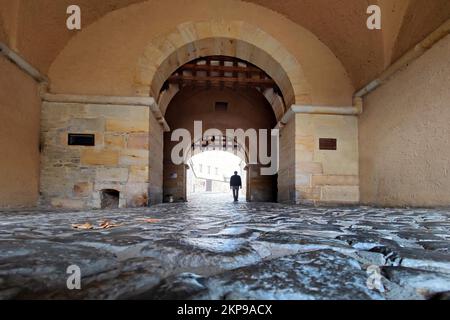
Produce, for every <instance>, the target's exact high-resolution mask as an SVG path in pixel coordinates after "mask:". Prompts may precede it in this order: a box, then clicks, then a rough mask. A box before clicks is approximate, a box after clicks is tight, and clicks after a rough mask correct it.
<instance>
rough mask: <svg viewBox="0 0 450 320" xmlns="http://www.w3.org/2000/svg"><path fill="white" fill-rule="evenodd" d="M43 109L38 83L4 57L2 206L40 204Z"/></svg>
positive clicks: (0, 75)
mask: <svg viewBox="0 0 450 320" xmlns="http://www.w3.org/2000/svg"><path fill="white" fill-rule="evenodd" d="M40 107H41V100H40V98H39V94H38V85H37V83H36V82H35V81H34V80H33V79H32V78H30V77H29V76H27V75H26V74H25V73H24V72H22V71H21V70H20V69H18V68H17V67H16V66H15V65H14V64H12V63H11V62H10V61H8V60H6V59H5V58H4V57H3V56H1V55H0V119H1V120H0V121H1V123H0V149H1V153H0V207H7V206H13V207H14V206H34V205H36V201H37V198H38V193H39V118H40Z"/></svg>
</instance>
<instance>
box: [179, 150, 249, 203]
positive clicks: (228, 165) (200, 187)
mask: <svg viewBox="0 0 450 320" xmlns="http://www.w3.org/2000/svg"><path fill="white" fill-rule="evenodd" d="M246 170H247V163H246V161H245V160H243V159H242V158H240V157H239V156H237V155H235V154H233V153H232V152H226V151H217V150H216V151H206V152H202V153H200V154H197V155H195V156H192V157H191V158H190V159H189V161H188V170H187V175H186V189H187V200H188V201H191V200H193V199H194V200H197V201H203V199H205V197H208V196H213V197H214V198H215V199H223V200H224V201H229V200H231V199H232V198H231V191H230V176H231V175H232V174H233V173H234V172H237V173H238V175H239V176H240V177H241V179H242V189H241V190H240V193H239V195H240V197H239V199H240V200H245V199H248V193H247V191H250V188H249V186H248V184H249V180H248V179H247V171H246Z"/></svg>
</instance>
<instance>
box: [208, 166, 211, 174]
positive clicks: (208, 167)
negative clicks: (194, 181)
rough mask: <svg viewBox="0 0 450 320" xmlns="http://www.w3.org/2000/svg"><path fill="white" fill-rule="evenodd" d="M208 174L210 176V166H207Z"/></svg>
mask: <svg viewBox="0 0 450 320" xmlns="http://www.w3.org/2000/svg"><path fill="white" fill-rule="evenodd" d="M208 174H211V166H208Z"/></svg>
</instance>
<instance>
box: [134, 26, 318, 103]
mask: <svg viewBox="0 0 450 320" xmlns="http://www.w3.org/2000/svg"><path fill="white" fill-rule="evenodd" d="M213 55H223V56H231V57H236V58H239V59H242V60H246V61H248V62H250V63H252V64H254V65H256V66H257V67H259V68H260V69H262V70H264V71H265V72H266V73H267V74H268V75H270V77H272V78H273V79H274V80H275V81H276V83H277V85H278V86H279V88H280V90H281V92H282V94H283V97H284V99H285V102H286V105H287V106H290V105H292V104H295V103H300V104H302V103H303V104H305V103H311V89H310V86H309V84H308V82H307V80H306V77H305V75H304V73H303V69H302V67H301V65H300V64H299V62H298V61H297V59H296V58H295V57H294V56H293V55H291V54H290V53H289V51H288V50H287V49H285V48H284V47H283V46H282V45H281V44H280V43H279V42H278V41H277V40H276V39H275V38H273V37H272V36H270V35H269V34H267V33H266V32H264V31H263V30H262V29H260V28H258V27H256V26H253V25H251V24H248V23H246V22H243V21H204V22H186V23H183V24H181V25H178V26H177V27H176V28H175V30H173V31H172V32H170V33H168V34H164V35H161V36H159V37H157V38H156V39H153V40H152V42H151V43H150V44H149V45H148V46H147V47H146V48H145V52H144V54H143V55H142V56H141V58H140V59H139V61H138V66H137V68H136V75H135V90H136V92H137V93H138V94H141V95H143V96H147V95H149V94H150V96H152V97H154V98H155V99H156V100H157V99H158V98H159V95H160V91H161V88H162V87H163V84H164V82H165V81H166V80H167V78H168V77H169V76H170V75H171V74H172V73H173V72H174V71H175V70H176V69H177V68H179V67H180V66H182V65H184V64H186V63H187V62H189V61H191V60H194V59H196V58H200V57H205V56H213Z"/></svg>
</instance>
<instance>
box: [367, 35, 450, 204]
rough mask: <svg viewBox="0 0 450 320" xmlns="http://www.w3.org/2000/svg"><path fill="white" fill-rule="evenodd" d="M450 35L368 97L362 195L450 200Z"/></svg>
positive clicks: (381, 200)
mask: <svg viewBox="0 0 450 320" xmlns="http://www.w3.org/2000/svg"><path fill="white" fill-rule="evenodd" d="M449 57H450V36H447V37H446V38H444V39H443V40H441V41H440V42H439V43H437V44H436V45H435V46H434V47H433V48H432V49H431V50H430V51H428V52H427V53H426V54H425V55H423V56H422V57H421V58H419V59H418V60H416V61H415V62H413V63H412V64H411V65H409V67H407V68H406V69H405V70H403V71H400V72H398V73H397V74H395V75H394V76H393V78H392V79H390V80H389V82H387V83H386V84H385V85H383V86H382V87H380V88H379V89H377V90H376V91H374V92H373V93H371V94H370V95H369V96H367V97H366V99H365V106H364V113H363V114H362V115H361V117H360V119H359V130H360V132H359V134H360V139H359V145H360V167H361V171H360V176H361V200H362V202H363V203H367V204H377V205H384V206H404V205H408V206H436V205H450V176H449V171H450V139H449V137H450V105H449V101H450V59H449Z"/></svg>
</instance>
